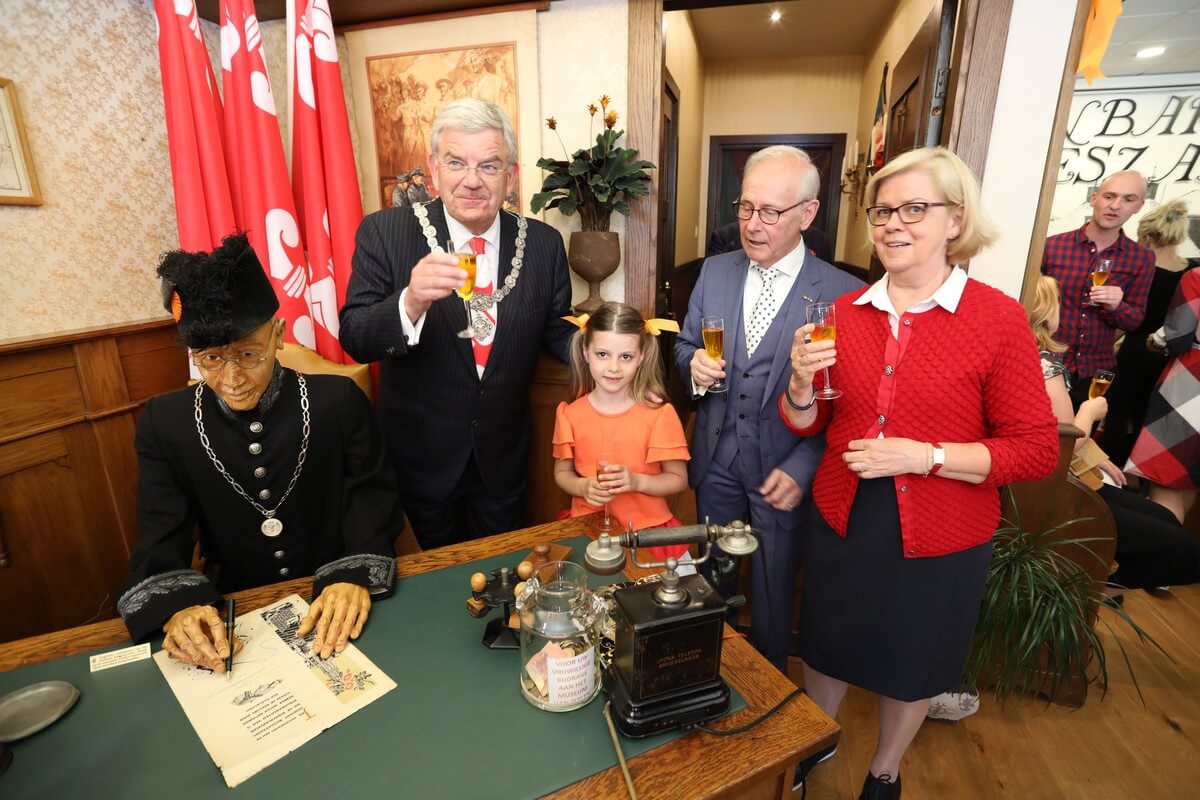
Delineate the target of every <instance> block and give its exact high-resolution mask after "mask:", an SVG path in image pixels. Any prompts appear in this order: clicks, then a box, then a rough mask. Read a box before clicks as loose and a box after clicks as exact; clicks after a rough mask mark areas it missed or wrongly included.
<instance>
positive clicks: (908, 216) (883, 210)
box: [867, 203, 953, 228]
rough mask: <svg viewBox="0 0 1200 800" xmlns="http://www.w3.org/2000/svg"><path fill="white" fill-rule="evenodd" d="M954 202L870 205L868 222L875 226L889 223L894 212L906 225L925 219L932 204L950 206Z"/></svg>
mask: <svg viewBox="0 0 1200 800" xmlns="http://www.w3.org/2000/svg"><path fill="white" fill-rule="evenodd" d="M952 205H953V204H952V203H905V204H904V205H902V206H896V207H895V208H893V207H891V206H870V207H869V208H868V209H867V222H869V223H871V224H872V225H874V226H875V227H877V228H878V227H880V226H881V225H887V224H888V220H890V219H891V218H892V214H899V215H900V221H901V222H903V223H904V224H906V225H911V224H913V223H914V222H920V221H921V220H923V219H925V211H926V210H927V209H928V208H929V207H930V206H936V207H939V208H950V207H951V206H952Z"/></svg>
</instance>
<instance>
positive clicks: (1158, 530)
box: [1099, 484, 1200, 589]
mask: <svg viewBox="0 0 1200 800" xmlns="http://www.w3.org/2000/svg"><path fill="white" fill-rule="evenodd" d="M1099 495H1100V497H1101V498H1102V499H1103V500H1104V502H1105V503H1107V504H1108V509H1109V511H1111V512H1112V515H1113V519H1114V520H1115V521H1116V523H1117V553H1116V559H1117V572H1116V574H1114V575H1113V576H1111V577H1110V578H1109V582H1110V583H1112V584H1114V585H1116V586H1122V587H1124V588H1126V589H1153V588H1155V587H1158V586H1182V585H1185V584H1189V583H1196V582H1198V581H1200V550H1198V549H1197V547H1196V542H1195V540H1194V539H1192V535H1191V534H1190V533H1189V532H1188V530H1187V528H1185V527H1183V526H1182V525H1180V524H1179V520H1177V519H1175V515H1174V514H1172V513H1171V512H1170V511H1168V510H1167V509H1165V508H1163V507H1162V506H1160V505H1159V504H1158V503H1155V502H1154V501H1153V500H1148V499H1146V498H1145V497H1142V496H1141V495H1140V494H1138V493H1137V492H1133V491H1130V490H1129V489H1118V488H1116V487H1115V486H1108V485H1107V484H1106V485H1104V486H1101V487H1100V490H1099Z"/></svg>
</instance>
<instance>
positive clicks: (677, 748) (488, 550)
mask: <svg viewBox="0 0 1200 800" xmlns="http://www.w3.org/2000/svg"><path fill="white" fill-rule="evenodd" d="M599 524H600V523H599V518H598V515H594V516H591V517H580V518H576V519H571V520H564V521H561V522H554V523H550V524H546V525H537V526H534V527H531V528H525V529H523V530H519V531H514V532H512V533H503V534H498V535H496V536H493V537H490V538H488V539H483V540H479V541H475V542H467V543H464V544H457V545H451V546H449V547H443V548H439V549H437V550H432V551H429V552H426V553H416V554H413V555H407V556H401V557H399V558H397V559H396V575H397V578H398V579H403V578H406V577H410V576H413V575H420V574H422V573H425V572H433V571H435V570H438V569H443V568H446V567H450V566H454V565H457V564H462V563H464V562H469V561H474V560H477V559H481V558H488V557H491V556H494V555H497V554H500V553H507V552H512V551H518V550H524V549H529V548H532V547H533V546H534V545H535V544H538V543H540V542H544V541H548V540H549V541H554V540H559V539H568V538H572V537H577V536H585V535H586V536H592V537H593V538H594V537H595V535H596V531H597V529H598V527H599ZM575 555H576V556H578V555H579V554H575ZM648 572H650V571H648V570H639V569H637V568H634V567H628V568H627V569H626V574H627V575H630V576H631V577H640V576H641V575H643V574H646V573H648ZM311 589H312V579H311V578H297V579H294V580H290V581H285V582H283V583H277V584H273V585H271V586H265V587H261V588H258V589H247V590H246V591H243V592H238V593H236V594H235V595H234V597H236V598H237V601H238V607H239V608H240V609H242V610H244V611H253V610H254V609H257V608H262V607H263V606H266V605H269V604H270V603H273V602H275V601H276V600H278V599H279V598H281V597H285V596H287V595H289V594H300V595H302V596H307V595H308V594H309V593H310V592H311ZM403 592H404V589H403V585H402V584H401V585H399V586H398V589H397V594H398V595H400V598H397V599H392V600H389V602H397V600H399V601H400V602H402V597H403ZM368 631H369V623H368ZM128 641H129V637H128V632H127V631H126V630H125V626H124V624H123V623H122V622H121V620H119V619H116V620H107V621H105V622H97V623H93V624H91V625H83V626H80V627H78V628H72V629H68V630H65V631H57V632H55V633H47V634H43V635H41V636H33V637H30V638H27V639H18V640H16V641H13V642H7V643H3V644H0V672H5V671H8V670H12V669H16V668H17V667H23V666H28V665H31V664H40V663H42V662H45V661H51V660H54V659H58V658H65V657H67V656H72V655H77V654H79V653H84V652H87V651H90V650H95V649H97V648H101V647H106V646H111V645H114V644H121V643H123V642H128ZM367 647H368V648H369V644H368V645H367ZM764 665H765V661H764V660H763V658H762V656H760V655H759V654H758V653H757V651H755V650H754V648H753V647H752V646H751V645H750V643H749V642H747V641H746V640H745V639H742V638H741V637H737V636H735V637H732V638H729V639H726V641H725V643H724V652H723V654H722V659H721V674H722V676H723V677H724V678H725V680H726V681H728V682H729V684H730V686H732V687H733V688H734V689H736V690H737V691H738V693H739V694H741V696H742V698H743V699H744V700H745V701H746V708H745V709H743V710H742V711H739V712H738V713H737V714H734V715H732V716H731V717H729V718H727V719H724V720H721V721H720V722H718V723H715V725H714V727H718V728H731V727H736V726H738V725H742V724H745V723H746V722H747V721H749V720H751V719H753V718H755V717H757V716H758V715H759V714H761V713H763V712H764V711H766V710H767V709H769V708H771V707H772V706H773V705H775V704H776V703H778V702H779V701H780V700H782V699H783V698H784V697H785V696H786V695H787V694H788V693H789V692H791V691H792V690H793V689H795V686H794V684H792V682H791V681H790V680H788V679H787V678H786V677H784V676H783V675H782V674H780V673H779V671H778V670H775V669H773V668H771V667H769V666H767V667H766V668H765V669H764V668H763V667H764ZM755 673H758V674H757V676H756V677H757V678H758V679H757V680H754V681H749V680H748V679H747V676H749V675H751V674H755ZM839 730H840V729H839V728H838V725H837V723H835V722H834V721H833V720H831V719H829V718H828V717H825V716H824V714H822V713H821V711H820V710H819V709H818V708H817V707H816V705H815V704H814V703H813V702H812V700H811V699H809V697H808V696H807V695H801V696H799V697H796V698H794V699H793V700H791V701H790V702H789V703H787V705H785V706H784V707H783V708H781V709H780V710H779V711H778V712H777V713H776V714H775V715H774V716H773V717H772V718H771V719H769V720H767V721H765V722H763V723H762V724H761V725H759V726H758V727H756V728H754V729H752V730H750V731H747V732H745V733H743V734H741V735H739V736H730V737H717V736H710V735H708V734H705V733H701V732H695V733H691V734H688V735H687V736H684V737H682V738H681V739H678V740H676V741H675V742H671V743H670V744H668V745H664V746H663V747H658V748H655V749H653V750H651V751H649V752H647V753H644V754H643V755H641V756H638V757H637V758H635V759H633V760H631V761H630V762H629V764H630V770H631V772H632V774H633V776H634V781H635V785H636V786H637V787H638V793H639V796H645V797H647V798H650V797H657V796H662V797H672V796H678V794H677V793H678V791H679V789H680V788H681V787H683V786H689V785H690V786H692V787H693V788H698V787H695V784H694V781H695V778H696V772H697V771H698V770H703V771H704V772H705V774H706V775H708V776H709V777H710V778H716V782H717V783H718V784H719V785H717V786H716V787H714V789H713V790H712V791H711V792H709V793H707V794H705V795H703V797H713V798H715V797H738V796H739V794H738V789H739V788H740V787H743V786H744V785H746V784H747V783H748V782H750V781H752V780H758V779H761V778H762V777H763V776H764V775H775V774H781V775H782V776H783V778H782V779H783V781H784V783H785V784H786V786H785V789H786V791H785V793H784V794H783V795H782V796H784V797H786V796H789V795H790V790H791V782H790V777H789V776H790V774H791V770H792V769H794V767H795V765H796V764H797V763H798V762H799V760H800V759H801V758H807V757H808V756H809V755H812V754H813V753H815V752H817V751H818V750H820V749H822V748H824V747H827V746H828V745H830V744H832V743H833V741H834V739H835V737H836V736H837V733H838V731H839ZM681 743H682V744H681ZM701 750H702V751H703V756H702V757H701ZM751 751H752V752H753V753H754V755H755V762H756V768H755V769H754V770H752V771H747V770H746V768H745V767H746V764H747V763H750V762H748V761H747V760H746V756H747V754H748V753H749V752H751ZM614 759H615V756H614ZM650 765H653V767H654V772H653V774H652V775H651V774H648V773H647V767H649V766H650ZM624 795H625V787H624V780H623V778H622V777H621V773H620V770H619V769H618V768H617V767H616V766H615V765H614V766H613V767H612V768H610V769H608V770H605V771H604V772H600V773H597V774H596V775H592V776H590V777H588V778H585V779H584V780H582V781H580V782H579V783H576V784H573V785H571V786H568V787H565V788H564V789H562V790H560V791H558V792H556V793H554V794H552V795H550V797H552V798H556V800H573V799H574V798H587V800H592V798H595V797H620V796H624Z"/></svg>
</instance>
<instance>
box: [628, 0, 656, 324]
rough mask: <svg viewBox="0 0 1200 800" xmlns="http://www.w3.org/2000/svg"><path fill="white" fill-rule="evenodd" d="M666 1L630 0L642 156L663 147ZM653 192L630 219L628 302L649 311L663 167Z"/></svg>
mask: <svg viewBox="0 0 1200 800" xmlns="http://www.w3.org/2000/svg"><path fill="white" fill-rule="evenodd" d="M662 14H663V0H629V76H628V95H629V127H628V128H627V129H626V140H627V142H628V144H629V147H632V148H634V149H635V150H637V151H638V154H639V156H640V157H642V158H649V157H652V156H653V154H654V153H657V152H658V142H659V139H660V138H661V136H662V108H661V105H662V85H663V77H662V76H663V58H664V51H663V38H662ZM650 175H651V183H650V195H649V196H648V197H641V198H638V199H637V200H636V201H635V202H634V203H632V204H631V205H632V207H633V214H632V215H631V216H630V217H629V219H628V220H627V221H626V223H625V302H626V303H629V304H630V305H631V306H634V307H635V308H637V309H638V310H639V311H641V312H642V313H643V314H646V315H653V313H654V306H655V302H654V299H655V292H656V291H657V287H656V286H655V285H654V263H655V252H656V246H657V241H656V240H657V237H658V192H659V175H658V170H651V172H650Z"/></svg>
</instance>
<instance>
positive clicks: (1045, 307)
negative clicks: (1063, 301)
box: [1028, 275, 1067, 353]
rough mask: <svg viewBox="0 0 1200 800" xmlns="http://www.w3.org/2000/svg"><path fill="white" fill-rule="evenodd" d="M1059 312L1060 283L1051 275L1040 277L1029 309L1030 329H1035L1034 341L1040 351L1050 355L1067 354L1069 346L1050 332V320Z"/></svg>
mask: <svg viewBox="0 0 1200 800" xmlns="http://www.w3.org/2000/svg"><path fill="white" fill-rule="evenodd" d="M1058 312H1059V299H1058V281H1056V280H1054V278H1051V277H1050V276H1049V275H1039V276H1038V280H1037V285H1036V286H1035V287H1034V292H1033V305H1031V306H1030V307H1029V311H1028V316H1029V327H1031V328H1033V339H1034V341H1035V342H1037V346H1038V350H1044V351H1046V352H1050V353H1063V352H1066V349H1067V346H1066V345H1065V344H1063V343H1062V342H1060V341H1058V340H1057V339H1055V338H1054V332H1053V331H1051V330H1050V319H1051V318H1052V317H1054V316H1056V315H1057V314H1058Z"/></svg>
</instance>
